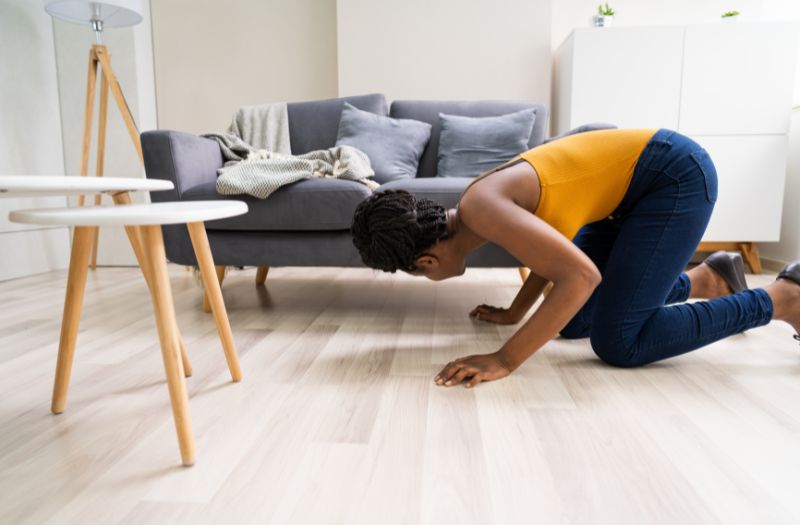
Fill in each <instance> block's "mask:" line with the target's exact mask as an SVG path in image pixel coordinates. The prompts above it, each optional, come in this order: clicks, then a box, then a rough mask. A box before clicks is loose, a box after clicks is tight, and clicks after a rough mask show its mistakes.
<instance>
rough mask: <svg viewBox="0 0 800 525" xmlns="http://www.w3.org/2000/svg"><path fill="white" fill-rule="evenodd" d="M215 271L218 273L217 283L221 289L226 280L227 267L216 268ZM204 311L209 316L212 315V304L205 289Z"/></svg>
mask: <svg viewBox="0 0 800 525" xmlns="http://www.w3.org/2000/svg"><path fill="white" fill-rule="evenodd" d="M214 269H215V270H216V271H217V281H219V285H220V287H221V286H222V281H223V280H224V279H225V267H224V266H215V267H214ZM203 311H204V312H205V313H207V314H210V313H211V302H210V301H209V300H208V293H206V290H205V288H203Z"/></svg>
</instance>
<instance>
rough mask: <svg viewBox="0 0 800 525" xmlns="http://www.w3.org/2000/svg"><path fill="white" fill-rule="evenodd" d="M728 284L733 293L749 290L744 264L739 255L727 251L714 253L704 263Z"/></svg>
mask: <svg viewBox="0 0 800 525" xmlns="http://www.w3.org/2000/svg"><path fill="white" fill-rule="evenodd" d="M703 262H704V263H706V264H707V265H708V267H709V268H711V269H712V270H714V271H715V272H716V273H718V274H719V275H720V277H722V279H723V280H724V281H725V282H726V283H728V286H730V287H731V289H732V290H733V293H736V292H741V291H742V290H747V281H746V280H745V278H744V262H743V261H742V256H741V255H739V254H738V253H735V252H733V253H731V252H726V251H718V252H714V253H712V254H711V255H709V256H708V257H706V259H705V260H704V261H703Z"/></svg>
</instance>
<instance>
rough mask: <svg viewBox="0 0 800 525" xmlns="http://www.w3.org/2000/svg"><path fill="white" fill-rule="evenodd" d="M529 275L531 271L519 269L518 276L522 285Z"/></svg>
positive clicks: (521, 267) (523, 268)
mask: <svg viewBox="0 0 800 525" xmlns="http://www.w3.org/2000/svg"><path fill="white" fill-rule="evenodd" d="M530 274H531V271H530V270H529V269H527V268H525V267H524V266H520V267H519V276H520V277H521V278H522V282H523V283H524V282H525V281H527V280H528V276H529V275H530Z"/></svg>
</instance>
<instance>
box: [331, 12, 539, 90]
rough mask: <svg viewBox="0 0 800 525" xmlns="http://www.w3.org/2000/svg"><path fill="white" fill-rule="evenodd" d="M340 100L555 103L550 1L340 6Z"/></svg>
mask: <svg viewBox="0 0 800 525" xmlns="http://www.w3.org/2000/svg"><path fill="white" fill-rule="evenodd" d="M337 11H338V16H337V23H338V47H339V93H340V95H354V94H360V93H372V92H377V93H383V94H385V95H386V98H387V99H388V100H389V101H390V102H391V101H392V100H397V99H415V98H419V99H451V100H454V99H486V98H491V99H527V100H541V101H547V100H549V98H550V64H551V46H550V0H502V1H491V0H436V1H429V0H338V2H337Z"/></svg>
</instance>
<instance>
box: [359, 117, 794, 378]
mask: <svg viewBox="0 0 800 525" xmlns="http://www.w3.org/2000/svg"><path fill="white" fill-rule="evenodd" d="M716 199H717V175H716V171H715V169H714V165H713V163H712V162H711V159H710V158H709V156H708V153H707V152H706V151H705V150H704V149H703V148H701V147H700V146H699V145H697V144H696V143H695V142H694V141H692V140H691V139H689V138H687V137H684V136H682V135H680V134H679V133H676V132H674V131H669V130H663V129H662V130H658V131H656V130H603V131H592V132H586V133H580V134H576V135H572V136H569V137H565V138H562V139H559V140H557V141H554V142H551V143H548V144H545V145H543V146H539V147H537V148H534V149H532V150H530V151H527V152H525V153H523V154H521V155H520V156H518V157H517V158H515V159H513V160H511V161H510V162H508V163H506V164H503V165H502V166H499V167H498V168H495V169H494V170H491V171H489V172H487V173H485V174H483V175H482V176H481V177H479V178H477V179H476V180H475V181H474V182H473V183H472V184H470V186H469V187H468V188H467V189H466V190H465V191H464V193H463V194H462V196H461V200H460V203H459V205H458V207H457V208H456V209H450V210H448V209H445V208H444V207H442V206H440V205H439V204H437V203H435V202H433V201H430V200H427V199H416V198H414V197H413V196H412V195H411V194H409V193H407V192H402V191H386V192H383V193H376V194H375V195H373V196H371V197H370V198H368V199H367V200H365V201H364V202H363V203H361V205H359V207H358V209H357V210H356V212H355V216H354V218H353V226H352V233H353V242H354V243H355V245H356V247H357V248H358V250H359V252H360V254H361V257H362V259H363V261H364V263H365V264H366V265H368V266H370V267H372V268H377V269H380V270H383V271H387V272H395V271H397V270H402V271H405V272H408V273H411V274H413V275H420V276H425V277H428V278H429V279H432V280H435V281H438V280H442V279H446V278H448V277H453V276H456V275H461V274H463V273H464V269H465V257H466V255H467V254H468V253H469V252H470V251H472V250H474V249H476V248H477V247H479V246H481V245H482V244H484V243H486V242H493V243H495V244H498V245H499V246H501V247H503V248H505V249H506V250H507V251H508V252H509V253H510V254H511V255H513V256H514V257H515V258H516V259H517V260H518V261H520V262H521V263H522V264H524V265H525V266H527V267H528V268H530V270H531V274H530V277H529V278H528V279H527V280H526V282H525V284H524V285H523V286H522V289H521V290H520V291H519V293H518V294H517V296H516V298H515V299H514V301H513V303H512V304H511V306H510V307H509V308H507V309H506V308H497V307H493V306H488V305H481V306H478V307H477V308H475V309H474V310H473V311H472V313H471V315H473V316H474V317H477V318H479V319H480V320H484V321H489V322H495V323H508V324H511V323H517V322H519V321H520V320H521V319H522V318H523V317H524V316H525V314H526V313H527V311H528V310H529V309H530V308H531V306H532V305H533V304H534V303H535V302H536V300H537V299H538V297H539V295H540V294H541V292H542V290H543V289H544V287H545V285H546V284H547V283H548V282H552V283H553V287H552V289H551V291H550V292H549V293H548V294H547V296H546V297H545V299H544V301H542V303H541V305H540V306H539V308H538V309H537V310H536V312H535V313H534V314H533V315H532V316H531V317H530V318H529V319H528V321H527V322H525V324H523V325H522V326H521V327H520V328H519V330H518V331H517V332H516V333H515V334H514V335H513V336H512V337H511V338H510V339H509V340H508V341H507V342H506V343H505V344H504V345H503V346H502V348H500V349H499V350H498V351H497V352H495V353H492V354H486V355H473V356H468V357H462V358H460V359H456V360H455V361H453V362H451V363H449V364H448V365H447V366H445V367H444V369H442V371H441V372H439V374H438V375H437V376H436V378H435V381H436V383H437V384H439V385H446V386H452V385H457V384H460V383H461V382H462V381H466V382H467V383H466V386H468V387H471V386H474V385H476V384H478V383H480V382H481V381H490V380H494V379H498V378H501V377H504V376H506V375H508V374H509V373H511V372H512V371H513V370H514V369H516V368H517V367H518V366H520V364H522V363H523V362H524V361H525V360H526V359H527V358H528V357H530V356H531V355H532V354H533V353H534V352H536V351H537V350H538V349H539V348H540V347H541V346H543V345H544V344H545V343H546V342H547V341H548V340H550V339H551V338H553V337H554V336H556V335H557V334H559V333H560V334H561V335H562V336H563V337H566V338H582V337H589V338H590V341H591V345H592V348H593V349H594V351H595V353H596V354H597V355H598V356H599V357H600V358H601V359H602V360H603V361H605V362H607V363H609V364H612V365H615V366H623V367H632V366H640V365H644V364H647V363H652V362H654V361H658V360H661V359H666V358H669V357H673V356H676V355H680V354H683V353H685V352H689V351H690V350H694V349H696V348H699V347H701V346H704V345H707V344H709V343H712V342H714V341H718V340H720V339H723V338H725V337H727V336H729V335H732V334H736V333H739V332H742V331H744V330H747V329H750V328H754V327H757V326H762V325H765V324H767V323H769V322H770V320H772V319H779V320H782V321H786V322H788V323H790V324H791V325H792V327H793V328H794V329H795V331H798V332H800V261H798V262H794V263H792V264H790V265H788V266H787V267H786V268H784V270H783V271H782V272H781V273H780V274H779V276H778V279H777V280H776V281H775V282H773V283H771V284H770V285H769V286H767V287H765V288H758V289H752V290H750V289H746V285H744V270H743V266H742V265H741V264H740V260H737V259H734V258H733V257H730V256H728V255H727V254H725V253H724V252H719V253H716V254H714V255H712V256H711V257H710V258H709V259H706V261H704V264H700V265H699V266H697V267H695V268H693V269H692V270H690V271H689V272H686V273H684V269H685V268H686V265H687V264H688V262H689V260H690V258H691V256H692V254H693V253H694V251H695V249H696V248H697V245H698V243H699V242H700V240H701V238H702V237H703V233H704V231H705V228H706V225H707V224H708V220H709V217H710V216H711V211H712V209H713V208H714V202H715V201H716ZM736 263H739V264H736ZM690 297H691V298H705V299H709V300H707V301H700V302H693V303H685V304H674V303H682V302H684V301H686V300H687V299H688V298H690ZM795 338H796V339H800V337H799V336H797V335H795Z"/></svg>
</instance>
